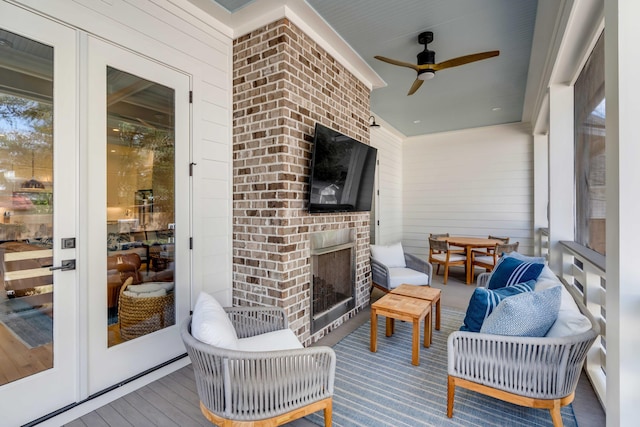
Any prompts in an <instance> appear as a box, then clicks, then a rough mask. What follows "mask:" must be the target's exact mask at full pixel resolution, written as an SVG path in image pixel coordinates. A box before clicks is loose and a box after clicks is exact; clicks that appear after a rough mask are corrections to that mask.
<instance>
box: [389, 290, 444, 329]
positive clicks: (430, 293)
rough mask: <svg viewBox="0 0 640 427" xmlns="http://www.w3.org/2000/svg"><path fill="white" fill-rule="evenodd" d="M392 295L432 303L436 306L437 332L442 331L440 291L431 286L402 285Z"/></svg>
mask: <svg viewBox="0 0 640 427" xmlns="http://www.w3.org/2000/svg"><path fill="white" fill-rule="evenodd" d="M390 293H392V294H397V295H404V296H405V297H412V298H420V299H426V300H429V301H431V305H432V306H435V310H436V330H438V331H439V330H440V294H441V291H440V289H438V288H432V287H431V286H415V285H406V284H402V285H400V286H398V287H397V288H395V289H394V290H392V291H391V292H390Z"/></svg>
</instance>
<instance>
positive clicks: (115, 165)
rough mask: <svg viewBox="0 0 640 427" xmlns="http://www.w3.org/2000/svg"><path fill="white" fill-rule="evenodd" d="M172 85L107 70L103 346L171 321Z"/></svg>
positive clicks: (172, 209) (173, 316)
mask: <svg viewBox="0 0 640 427" xmlns="http://www.w3.org/2000/svg"><path fill="white" fill-rule="evenodd" d="M174 117H175V115H174V90H173V89H171V88H168V87H165V86H162V85H160V84H157V83H154V82H151V81H149V80H145V79H142V78H140V77H137V76H134V75H132V74H129V73H125V72H123V71H120V70H117V69H115V68H111V67H107V129H106V132H107V153H106V156H107V255H108V256H107V282H108V283H107V289H108V294H107V307H108V314H109V315H108V323H109V326H108V331H109V343H108V344H109V346H112V345H115V344H119V343H121V342H123V341H126V340H130V339H134V338H137V337H139V336H142V335H145V334H148V333H151V332H154V331H157V330H159V329H162V328H166V327H167V326H171V325H173V324H175V314H174V313H175V301H174V294H173V292H174V291H173V277H174V262H173V260H174V256H173V254H174V252H173V251H174V244H173V232H174V225H175V211H174V194H175V193H174V164H175V162H174V159H175V156H174V154H175V151H174V150H175V144H174V125H175V123H174Z"/></svg>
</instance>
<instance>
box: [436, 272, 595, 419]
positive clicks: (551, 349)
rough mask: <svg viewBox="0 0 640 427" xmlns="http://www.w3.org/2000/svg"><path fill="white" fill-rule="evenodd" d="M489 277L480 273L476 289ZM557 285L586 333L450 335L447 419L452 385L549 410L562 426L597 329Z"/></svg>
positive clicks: (450, 413) (578, 302)
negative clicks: (584, 322) (562, 411)
mask: <svg viewBox="0 0 640 427" xmlns="http://www.w3.org/2000/svg"><path fill="white" fill-rule="evenodd" d="M489 275H490V273H482V274H480V276H478V285H479V286H484V285H486V283H487V281H488V278H489ZM561 286H564V287H565V290H566V291H567V292H569V294H570V295H571V297H573V300H574V301H575V303H576V305H577V306H578V309H579V310H580V312H581V313H582V314H583V315H585V316H586V317H587V318H588V319H589V321H590V322H591V329H589V330H587V331H586V332H581V333H577V334H575V335H569V336H563V337H517V336H506V335H492V334H484V333H479V332H463V331H455V332H453V333H452V334H451V335H449V338H448V342H447V357H448V392H447V416H448V417H449V418H451V417H452V416H453V403H454V398H455V388H456V386H457V387H462V388H466V389H469V390H472V391H475V392H477V393H482V394H485V395H487V396H492V397H495V398H497V399H501V400H504V401H506V402H511V403H513V404H516V405H520V406H527V407H531V408H541V409H548V410H549V412H550V413H551V419H552V421H553V425H554V426H555V427H558V426H562V416H561V415H560V408H561V407H562V406H565V405H568V404H569V403H571V402H572V401H573V398H574V395H575V389H576V386H577V384H578V379H579V377H580V372H581V370H582V365H583V363H584V361H585V359H586V357H587V353H588V351H589V349H590V348H591V346H592V344H593V343H594V341H595V339H596V338H597V336H598V334H599V333H600V327H599V326H598V324H597V323H596V321H595V319H594V318H593V316H592V315H591V314H590V313H589V311H588V310H587V309H586V307H585V306H584V304H582V301H581V300H580V297H579V296H578V295H577V292H574V291H573V290H571V289H570V287H569V286H567V285H566V283H564V282H562V285H561ZM565 290H563V292H564V291H565ZM571 297H570V298H571Z"/></svg>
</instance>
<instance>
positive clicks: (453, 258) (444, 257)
mask: <svg viewBox="0 0 640 427" xmlns="http://www.w3.org/2000/svg"><path fill="white" fill-rule="evenodd" d="M431 258H434V259H437V260H438V261H442V262H445V261H446V260H447V254H444V253H441V254H433V255H432V256H431ZM465 259H466V257H465V256H464V255H462V254H451V255H449V262H452V261H463V260H465Z"/></svg>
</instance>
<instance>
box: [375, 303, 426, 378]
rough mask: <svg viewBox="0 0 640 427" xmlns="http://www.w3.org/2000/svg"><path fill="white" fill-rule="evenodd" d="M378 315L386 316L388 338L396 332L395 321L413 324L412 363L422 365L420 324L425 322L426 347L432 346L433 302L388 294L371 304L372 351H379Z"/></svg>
mask: <svg viewBox="0 0 640 427" xmlns="http://www.w3.org/2000/svg"><path fill="white" fill-rule="evenodd" d="M378 315H381V316H385V317H386V318H387V321H386V336H388V337H390V336H391V335H392V334H393V332H394V327H395V325H394V320H395V319H398V320H404V321H407V322H411V323H412V324H413V339H412V348H411V363H412V364H414V365H416V366H417V365H419V364H420V348H419V343H420V322H421V321H422V320H424V344H423V345H424V346H425V347H429V345H431V301H430V300H426V299H420V298H412V297H407V296H404V295H397V294H392V293H388V294H386V295H385V296H383V297H382V298H380V299H379V300H378V301H376V302H374V303H373V304H371V343H370V350H371V351H372V352H373V353H375V352H376V351H377V349H378Z"/></svg>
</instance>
